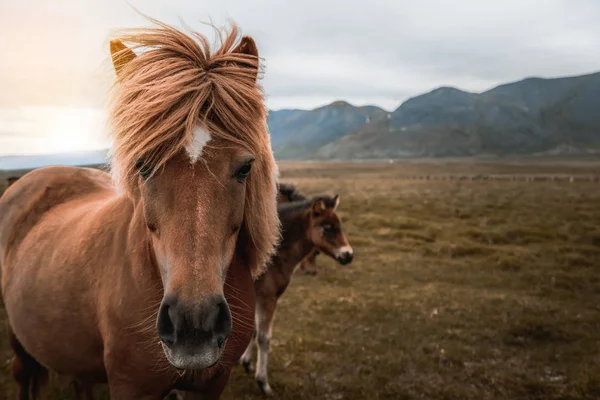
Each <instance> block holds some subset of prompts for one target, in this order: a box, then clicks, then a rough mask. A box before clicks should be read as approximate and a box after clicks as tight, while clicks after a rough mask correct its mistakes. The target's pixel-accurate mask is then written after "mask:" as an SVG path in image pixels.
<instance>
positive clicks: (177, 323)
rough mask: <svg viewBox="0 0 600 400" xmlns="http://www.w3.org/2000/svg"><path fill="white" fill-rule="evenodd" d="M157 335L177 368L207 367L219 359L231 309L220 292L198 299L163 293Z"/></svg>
mask: <svg viewBox="0 0 600 400" xmlns="http://www.w3.org/2000/svg"><path fill="white" fill-rule="evenodd" d="M157 329H158V337H159V338H160V340H161V342H162V344H163V349H164V351H165V355H166V356H167V359H168V360H169V362H170V363H171V364H173V366H174V367H175V368H178V369H202V368H208V367H210V366H212V365H214V364H215V363H216V362H217V361H219V357H220V356H221V353H222V351H223V348H224V347H225V341H226V340H227V336H229V333H230V332H231V312H230V311H229V306H228V305H227V301H226V300H225V297H223V296H220V295H218V296H211V297H207V298H205V299H204V300H203V301H201V302H198V303H188V302H183V301H180V300H179V299H178V298H177V297H175V296H168V295H167V296H165V298H164V299H163V301H162V303H161V305H160V309H159V311H158V320H157Z"/></svg>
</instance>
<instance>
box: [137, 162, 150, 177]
mask: <svg viewBox="0 0 600 400" xmlns="http://www.w3.org/2000/svg"><path fill="white" fill-rule="evenodd" d="M135 168H136V169H137V170H138V173H139V174H140V176H141V177H142V179H148V177H149V176H150V174H151V173H152V167H150V165H148V164H146V161H145V160H144V159H143V158H141V159H139V160H138V162H136V163H135Z"/></svg>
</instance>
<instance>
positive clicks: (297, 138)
mask: <svg viewBox="0 0 600 400" xmlns="http://www.w3.org/2000/svg"><path fill="white" fill-rule="evenodd" d="M599 109H600V73H595V74H590V75H583V76H576V77H568V78H555V79H543V78H528V79H524V80H522V81H519V82H514V83H509V84H505V85H501V86H498V87H496V88H494V89H491V90H488V91H486V92H483V93H469V92H465V91H462V90H460V89H457V88H453V87H441V88H437V89H435V90H432V91H431V92H429V93H426V94H423V95H420V96H416V97H413V98H411V99H408V100H407V101H406V102H404V103H403V104H401V105H400V107H398V108H397V109H396V110H395V111H393V112H392V113H390V114H388V113H387V112H385V111H384V110H382V109H380V108H377V107H354V106H351V105H350V104H348V103H340V102H336V103H333V104H331V105H329V106H325V107H321V108H319V109H316V110H312V111H300V110H294V114H293V115H291V116H287V117H286V116H285V115H283V114H282V115H278V113H280V112H281V111H274V112H271V114H270V118H271V119H277V124H276V125H269V126H270V130H271V135H272V137H273V138H277V140H274V141H273V149H274V150H275V154H276V156H277V158H279V159H357V158H358V159H366V158H405V157H445V156H482V155H491V156H504V155H532V154H540V153H542V154H543V153H548V154H561V153H569V154H578V153H579V154H587V153H600V114H599V113H598V111H599ZM332 110H336V111H337V112H336V113H335V114H333V115H332V113H331V112H332ZM361 115H362V116H363V123H362V124H361V123H360V122H361V121H360V118H358V116H361ZM299 121H301V124H299V123H298V122H299Z"/></svg>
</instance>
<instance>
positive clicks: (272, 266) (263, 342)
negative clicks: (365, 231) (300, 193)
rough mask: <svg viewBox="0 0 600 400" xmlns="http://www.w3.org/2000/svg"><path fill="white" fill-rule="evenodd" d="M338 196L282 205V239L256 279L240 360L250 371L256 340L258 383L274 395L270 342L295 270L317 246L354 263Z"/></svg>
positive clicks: (345, 261)
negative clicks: (248, 338)
mask: <svg viewBox="0 0 600 400" xmlns="http://www.w3.org/2000/svg"><path fill="white" fill-rule="evenodd" d="M339 200H340V198H339V196H337V195H336V196H334V197H330V196H319V197H315V198H312V199H309V200H304V201H296V202H291V203H287V204H280V205H279V206H278V207H277V208H278V212H279V218H280V220H281V224H282V239H281V242H280V244H279V247H278V249H277V252H276V253H275V255H274V256H273V258H272V260H271V262H270V263H269V265H268V268H267V270H266V271H265V273H264V274H263V275H261V276H260V277H259V278H258V279H257V280H256V281H255V282H254V291H255V293H256V319H255V332H254V335H253V340H252V342H251V343H250V344H249V345H248V348H247V349H246V351H245V352H244V354H243V355H242V357H241V359H240V363H241V364H242V365H243V366H244V368H245V369H246V371H247V372H249V371H250V369H251V368H250V364H251V362H252V350H253V345H254V342H255V341H256V344H257V347H258V362H257V366H256V375H255V377H256V382H257V384H258V387H259V388H260V390H261V391H262V392H263V393H264V394H266V395H270V394H272V392H273V391H272V389H271V386H270V385H269V379H268V375H267V359H268V353H269V344H270V341H271V334H272V330H273V317H274V316H275V309H276V307H277V300H278V299H279V297H280V296H281V295H282V294H283V293H284V292H285V290H286V288H287V287H288V285H289V284H290V281H291V279H292V275H293V274H294V269H295V267H296V266H297V265H298V263H299V262H300V260H302V259H303V258H305V257H306V256H307V255H308V254H310V253H311V251H312V250H313V249H314V248H317V249H318V250H319V251H320V252H321V253H323V254H326V255H328V256H330V257H331V258H334V259H335V260H337V261H338V262H339V263H340V264H342V265H345V264H348V263H350V262H352V258H353V252H352V248H351V247H350V245H349V244H348V241H347V240H346V236H345V235H344V232H343V231H342V223H341V221H340V218H339V217H338V215H337V214H336V212H335V211H336V208H337V207H338V205H339Z"/></svg>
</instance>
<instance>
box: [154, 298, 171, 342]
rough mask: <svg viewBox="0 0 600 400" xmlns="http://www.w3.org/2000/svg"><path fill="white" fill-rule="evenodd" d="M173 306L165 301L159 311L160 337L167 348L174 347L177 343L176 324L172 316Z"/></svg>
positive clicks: (158, 326) (158, 327)
mask: <svg viewBox="0 0 600 400" xmlns="http://www.w3.org/2000/svg"><path fill="white" fill-rule="evenodd" d="M170 309H171V305H170V304H169V303H168V301H163V304H161V306H160V310H159V311H158V321H157V329H158V337H159V339H160V340H161V341H162V342H163V343H164V344H166V345H167V346H172V345H173V343H175V324H174V323H173V320H172V318H171V315H170V312H169V311H170Z"/></svg>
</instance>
